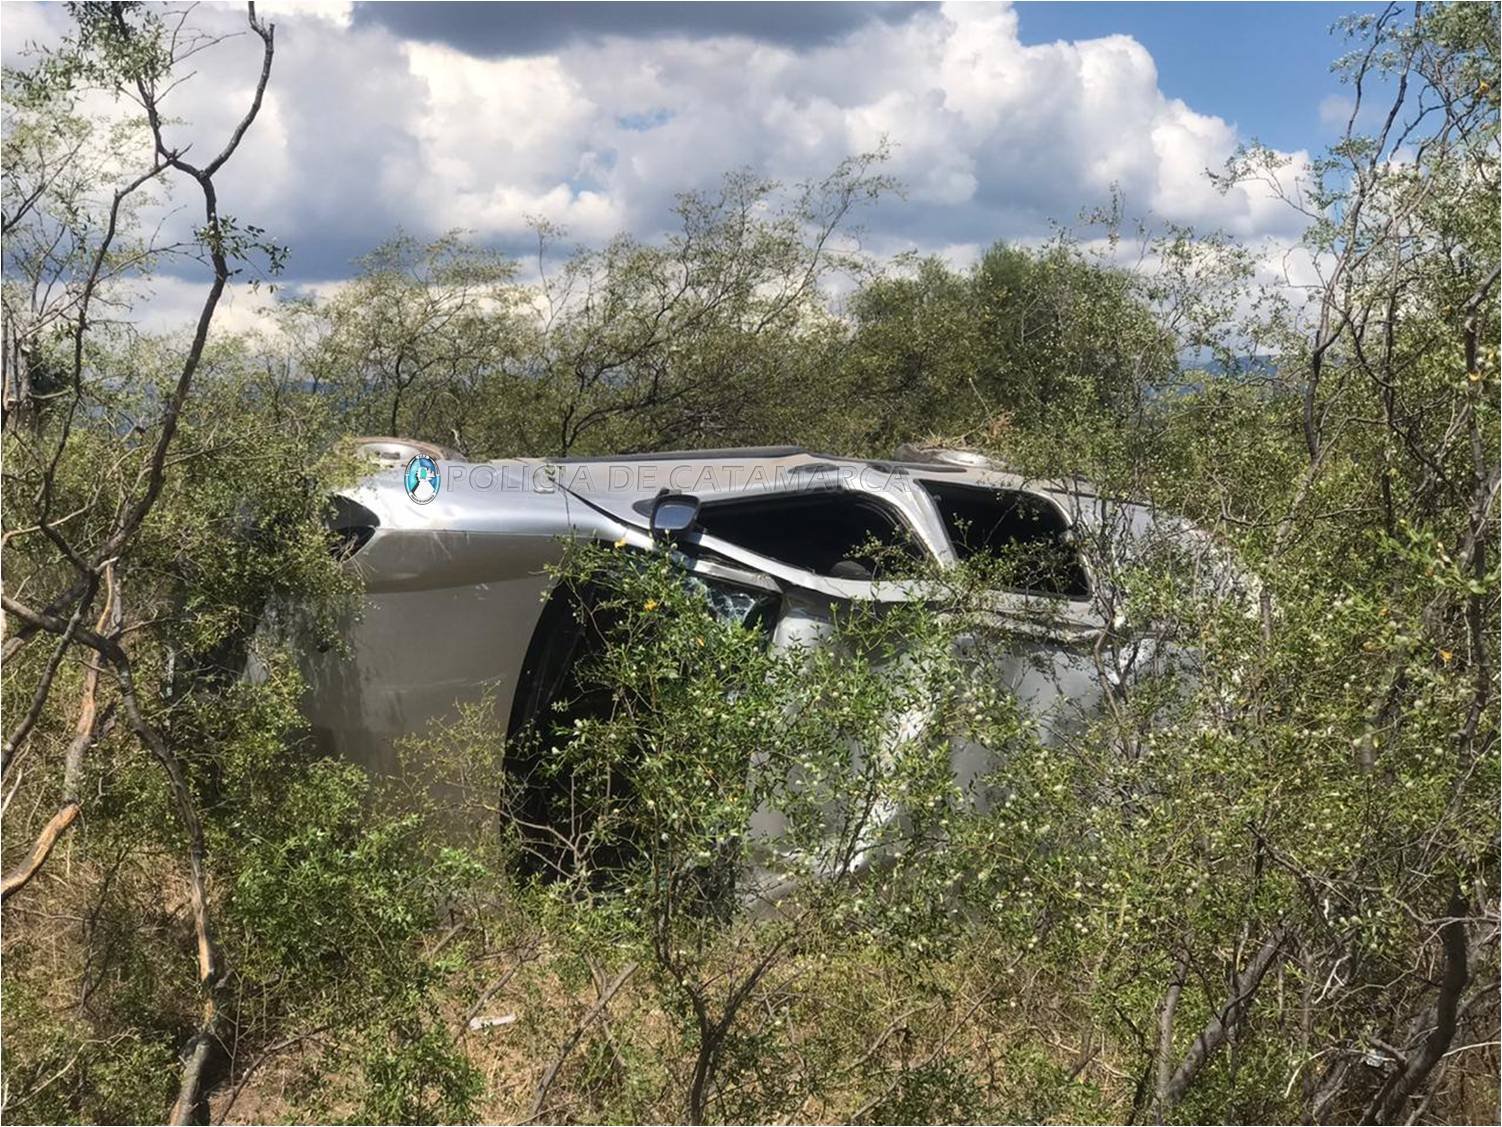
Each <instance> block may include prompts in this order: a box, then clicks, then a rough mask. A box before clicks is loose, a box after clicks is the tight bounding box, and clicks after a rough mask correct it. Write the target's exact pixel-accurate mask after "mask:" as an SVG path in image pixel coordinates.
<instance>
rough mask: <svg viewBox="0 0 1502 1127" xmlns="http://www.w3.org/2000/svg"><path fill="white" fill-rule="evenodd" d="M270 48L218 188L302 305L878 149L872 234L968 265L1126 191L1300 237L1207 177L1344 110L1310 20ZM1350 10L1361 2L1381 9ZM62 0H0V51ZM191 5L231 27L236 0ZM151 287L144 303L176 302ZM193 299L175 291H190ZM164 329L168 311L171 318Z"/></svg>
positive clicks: (209, 65) (373, 29) (478, 35)
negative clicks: (266, 70)
mask: <svg viewBox="0 0 1502 1127" xmlns="http://www.w3.org/2000/svg"><path fill="white" fill-rule="evenodd" d="M259 9H260V10H261V11H262V13H263V14H264V15H267V16H269V17H270V18H271V19H273V20H274V21H275V22H276V24H277V54H276V62H275V66H274V68H273V73H272V79H271V85H270V89H269V91H268V94H267V100H266V106H265V109H264V112H263V113H262V116H261V119H260V120H259V121H258V122H257V123H256V125H255V128H254V129H253V130H252V132H251V134H250V135H249V136H248V137H247V138H246V142H245V144H244V146H243V147H242V149H241V152H240V153H239V154H238V155H237V157H236V159H235V161H234V162H233V163H232V164H231V166H229V167H228V168H226V170H225V172H224V174H223V176H222V184H221V187H220V197H221V200H223V201H225V203H224V206H225V207H226V209H228V210H231V211H232V212H233V213H234V214H235V215H236V216H237V217H240V218H242V219H243V221H245V222H254V223H257V224H259V225H261V226H263V227H265V228H266V229H267V230H268V231H269V232H271V234H272V235H273V237H275V238H276V239H277V240H278V241H281V242H283V243H285V244H286V245H288V246H289V247H290V248H291V258H290V261H289V267H288V274H287V276H286V279H285V281H286V282H288V283H290V285H291V287H292V288H294V289H295V288H296V287H297V286H306V287H317V286H328V285H335V284H337V283H338V282H339V281H340V280H342V279H345V278H347V277H349V276H350V273H351V271H352V269H353V266H352V263H353V260H354V259H356V258H357V257H358V256H359V255H361V254H362V253H364V252H366V251H368V250H370V249H372V248H373V247H374V246H376V245H377V244H379V243H380V242H382V241H383V240H385V239H387V238H389V237H390V236H391V235H392V234H394V233H395V232H396V231H398V230H403V231H406V232H408V233H410V234H413V235H416V236H418V237H431V236H436V235H438V234H441V233H443V232H445V231H448V230H452V229H455V228H459V229H463V230H467V231H469V232H471V233H473V235H474V236H475V237H476V238H477V239H479V240H481V241H483V242H485V243H487V244H489V245H492V246H496V247H499V248H501V249H503V250H506V251H510V252H514V253H517V254H519V255H524V254H525V253H526V252H527V250H528V248H529V247H531V246H532V245H533V242H534V236H533V235H532V232H531V227H530V223H531V222H532V221H533V220H534V219H536V218H543V219H546V220H548V221H549V222H551V223H553V224H557V225H561V226H562V227H564V228H566V229H567V231H568V232H569V238H570V240H572V241H574V242H576V243H583V244H594V245H598V244H599V243H601V242H602V241H604V240H605V239H608V238H610V237H611V236H613V235H616V234H618V233H622V232H624V233H629V234H632V235H636V236H638V237H641V238H644V239H653V238H658V237H661V236H662V235H663V234H664V233H665V232H667V231H669V230H671V229H672V228H673V226H674V223H675V218H674V215H673V206H674V200H675V198H676V197H677V195H678V194H679V193H681V192H685V191H712V190H714V188H715V187H716V185H717V184H718V183H719V181H720V178H721V177H722V176H723V175H724V174H725V173H727V172H731V171H735V170H737V169H742V168H749V169H752V170H754V171H756V172H758V173H760V174H762V175H764V176H767V177H771V178H775V179H778V180H781V181H783V182H785V183H790V184H791V183H797V182H799V181H802V180H807V179H815V178H819V177H821V176H823V175H825V174H827V173H828V172H829V171H830V170H831V169H832V168H834V167H835V165H836V164H837V163H838V162H839V161H840V160H841V159H842V158H844V157H847V156H850V155H852V154H855V153H860V152H863V151H868V150H870V149H872V148H874V147H876V146H877V145H878V144H880V143H881V142H882V141H883V140H885V141H886V142H887V143H888V144H889V145H890V146H891V157H890V159H889V161H888V164H887V166H886V171H887V172H888V173H889V174H891V175H892V176H894V177H896V178H897V179H898V180H899V181H901V183H902V184H903V186H904V193H903V195H902V196H901V197H900V198H898V197H896V196H893V197H891V198H888V199H885V200H883V201H882V202H881V203H880V204H879V205H878V206H877V207H875V208H874V209H872V210H869V211H867V212H865V213H864V214H862V215H861V216H860V221H861V223H862V225H863V227H864V233H863V236H862V246H863V248H864V249H865V250H867V251H869V252H871V253H873V254H875V255H877V256H878V257H884V256H888V255H894V254H898V253H901V252H908V251H916V252H919V253H924V254H938V255H941V256H943V257H945V258H947V259H948V260H950V261H951V262H954V263H956V264H961V265H962V264H964V263H966V262H969V261H973V260H974V259H975V258H976V257H977V256H978V255H979V254H980V253H981V252H982V251H983V250H984V249H985V248H986V247H988V246H990V245H991V244H992V243H994V242H996V241H998V240H1005V241H1011V242H1022V243H1028V242H1036V241H1039V240H1042V239H1045V238H1047V237H1048V236H1049V233H1050V231H1051V230H1053V227H1052V224H1054V223H1056V222H1062V223H1069V222H1070V221H1072V220H1073V219H1074V218H1075V217H1076V216H1077V215H1078V214H1079V213H1080V212H1081V211H1083V210H1085V209H1090V208H1095V207H1099V206H1101V205H1103V204H1105V203H1106V202H1108V201H1109V199H1110V197H1111V194H1112V192H1113V191H1116V190H1119V191H1120V192H1121V193H1122V195H1123V196H1124V198H1125V201H1126V205H1127V210H1128V212H1129V213H1130V214H1131V215H1132V216H1133V217H1142V218H1146V219H1148V220H1149V221H1165V222H1173V223H1180V224H1189V225H1193V226H1195V227H1198V228H1201V229H1219V230H1224V231H1226V232H1229V233H1230V234H1232V235H1233V236H1235V237H1239V238H1242V239H1245V240H1247V241H1249V242H1254V243H1257V244H1259V245H1262V244H1267V245H1269V246H1271V247H1272V248H1273V251H1270V252H1269V253H1273V252H1274V251H1276V249H1277V248H1278V247H1283V248H1286V247H1287V246H1288V245H1289V244H1290V243H1291V242H1292V241H1293V240H1295V239H1296V238H1297V236H1298V233H1299V229H1300V223H1301V220H1300V219H1299V217H1298V216H1297V214H1296V213H1295V212H1294V211H1293V209H1292V208H1290V207H1289V206H1287V204H1286V203H1284V202H1280V201H1279V200H1277V199H1276V198H1274V196H1273V195H1272V193H1270V192H1269V191H1268V190H1266V189H1265V188H1258V187H1255V186H1247V187H1244V188H1236V189H1233V190H1232V191H1230V192H1224V193H1223V192H1220V191H1217V190H1216V189H1215V188H1214V186H1213V185H1212V184H1211V183H1210V181H1209V179H1208V178H1207V176H1206V173H1207V171H1214V170H1218V169H1220V168H1221V167H1223V166H1224V164H1225V161H1226V160H1227V158H1229V157H1230V156H1231V155H1232V154H1233V153H1234V152H1235V150H1236V148H1237V146H1238V145H1241V144H1244V143H1246V142H1249V141H1251V140H1253V139H1254V138H1255V139H1259V140H1261V141H1262V142H1264V143H1266V144H1270V145H1272V146H1274V147H1275V148H1277V149H1278V150H1280V151H1281V152H1282V153H1283V154H1284V155H1285V156H1286V158H1287V167H1286V175H1285V176H1284V183H1283V184H1282V187H1283V188H1284V189H1285V190H1292V189H1293V188H1294V187H1295V185H1296V182H1297V180H1298V177H1299V175H1300V173H1301V170H1302V169H1303V168H1304V167H1305V164H1306V162H1307V160H1308V159H1309V157H1310V156H1311V155H1314V154H1317V153H1318V151H1319V150H1320V148H1321V147H1322V146H1323V145H1324V144H1326V143H1327V142H1328V141H1329V140H1330V139H1331V138H1332V137H1333V135H1334V133H1333V129H1334V126H1333V123H1334V122H1335V121H1336V120H1337V119H1338V118H1341V117H1342V114H1341V113H1340V110H1341V102H1340V99H1341V98H1342V97H1343V96H1344V95H1345V94H1346V93H1347V91H1346V88H1345V87H1343V86H1342V85H1341V84H1340V83H1339V82H1338V80H1337V79H1336V77H1335V76H1334V75H1332V74H1331V73H1330V64H1331V62H1332V60H1334V59H1335V58H1336V57H1337V56H1338V55H1339V54H1341V53H1342V52H1343V51H1344V50H1345V46H1344V44H1343V42H1342V40H1341V38H1340V37H1339V36H1333V35H1331V34H1329V30H1328V29H1329V27H1330V25H1331V24H1333V23H1334V22H1335V21H1336V20H1337V19H1338V18H1339V17H1340V16H1341V15H1342V14H1343V13H1348V12H1355V11H1361V10H1363V7H1362V5H1359V4H1342V3H1334V4H1326V3H1274V4H1269V3H1251V4H1232V3H1205V4H1178V3H1172V4H1167V3H1165V4H1143V3H1023V4H1019V5H1016V6H1013V5H1009V4H1006V3H1000V2H998V3H951V4H943V5H938V4H924V3H902V2H898V3H852V4H835V5H831V4H780V3H749V4H700V3H684V4H665V3H643V4H630V3H609V4H603V3H560V4H536V3H515V4H487V3H467V4H452V3H382V4H359V3H356V4H351V3H348V2H346V0H312V2H306V0H299V2H287V0H282V2H277V0H263V2H262V3H261V4H260V5H259ZM1364 10H1366V11H1374V10H1376V9H1375V8H1374V7H1373V6H1371V5H1367V6H1366V7H1365V9H1364ZM67 18H68V17H67V13H66V10H65V8H64V7H63V6H62V5H60V4H38V3H25V2H9V3H5V4H4V5H3V6H0V29H3V32H4V38H3V49H4V54H5V58H6V61H7V62H10V63H15V62H17V61H20V60H19V54H18V53H19V52H20V50H21V49H22V47H23V45H24V44H25V43H26V42H27V41H28V40H33V41H37V42H42V43H46V42H48V41H49V40H54V39H55V38H56V37H57V36H58V35H59V34H61V33H62V31H63V30H64V29H65V27H66V25H67ZM194 18H195V19H196V20H199V21H200V22H201V23H203V24H206V25H208V27H209V28H211V29H217V30H221V31H224V32H226V33H231V32H234V31H236V30H238V29H243V21H244V16H243V9H242V8H241V7H240V6H239V5H236V4H224V3H215V4H202V5H200V6H199V7H198V8H197V9H195V12H194ZM257 63H258V58H257V56H256V52H255V43H254V37H249V36H245V35H239V36H232V37H230V38H228V39H226V40H225V41H224V42H223V43H222V44H220V45H219V46H217V47H215V48H213V49H212V50H210V51H206V52H204V53H203V54H201V55H199V56H197V57H196V58H195V60H194V66H195V69H196V71H197V74H196V77H195V78H194V79H193V80H192V81H191V82H189V83H186V84H185V85H183V86H182V87H181V88H180V89H179V90H178V91H176V92H175V93H174V95H173V102H172V104H170V105H169V107H168V108H169V111H170V112H171V113H172V114H173V115H175V116H176V117H178V118H180V119H182V120H183V121H184V122H186V123H190V124H186V125H183V126H180V127H175V129H176V133H175V136H176V137H177V138H178V139H179V140H180V142H182V143H187V142H193V141H195V140H196V141H197V143H198V145H199V147H200V148H206V147H209V146H211V145H216V144H218V143H220V141H221V140H222V137H223V135H224V131H225V130H226V129H227V128H228V127H229V125H230V123H231V122H232V121H233V119H234V116H235V115H236V114H238V113H239V112H240V107H241V106H243V104H244V102H245V99H246V98H247V97H248V94H249V90H250V86H251V83H252V81H253V79H254V76H255V74H256V66H257ZM170 288H171V285H170V282H167V281H164V282H163V283H162V286H161V292H160V293H159V295H158V300H157V302H156V303H155V307H156V308H158V309H169V310H170V308H171V307H172V301H171V295H170V293H169V292H167V291H169V290H170ZM184 307H185V308H186V303H185V304H184ZM164 316H165V314H164Z"/></svg>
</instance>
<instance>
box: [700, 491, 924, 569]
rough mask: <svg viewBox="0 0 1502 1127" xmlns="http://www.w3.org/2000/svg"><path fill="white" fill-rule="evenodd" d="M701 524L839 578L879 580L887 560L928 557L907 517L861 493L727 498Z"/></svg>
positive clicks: (712, 507)
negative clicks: (903, 517) (729, 499)
mask: <svg viewBox="0 0 1502 1127" xmlns="http://www.w3.org/2000/svg"><path fill="white" fill-rule="evenodd" d="M699 525H700V527H701V528H703V529H704V531H705V532H707V533H709V535H711V536H716V537H719V538H720V539H722V540H726V541H728V542H730V543H732V544H738V545H740V546H741V547H743V548H747V549H749V550H751V551H753V552H756V553H758V554H759V555H763V556H767V557H769V558H771V559H774V560H777V561H778V562H780V563H785V564H789V565H791V566H793V567H801V568H805V569H806V570H808V571H812V572H814V573H815V574H817V575H827V576H832V577H834V578H838V579H873V578H875V577H876V575H877V574H878V572H880V571H882V569H883V565H886V566H888V567H890V566H891V565H893V564H894V563H921V562H922V561H923V560H924V559H925V555H924V552H923V549H922V548H921V547H920V546H919V545H918V543H917V541H916V540H915V539H914V537H913V535H912V533H911V532H909V531H908V528H907V526H906V525H905V524H904V523H903V521H902V519H901V518H900V517H899V516H898V515H897V514H896V513H895V512H893V511H892V510H891V509H889V508H888V507H887V506H886V505H883V504H882V503H881V502H879V501H875V500H872V499H871V498H869V497H865V496H863V495H861V494H859V493H849V492H844V491H832V490H831V491H828V492H818V493H799V494H791V495H788V494H783V495H779V496H775V497H756V498H752V499H749V500H739V501H723V502H719V503H715V504H708V505H705V506H704V508H703V509H701V510H700V512H699Z"/></svg>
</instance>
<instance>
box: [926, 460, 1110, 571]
mask: <svg viewBox="0 0 1502 1127" xmlns="http://www.w3.org/2000/svg"><path fill="white" fill-rule="evenodd" d="M922 485H923V488H924V489H925V490H926V491H927V492H928V495H929V496H930V497H932V498H933V499H934V504H936V505H937V506H938V508H939V515H940V516H941V517H943V519H944V530H945V531H946V532H947V533H949V542H950V544H951V545H952V546H953V547H954V554H955V556H956V557H957V558H958V559H960V560H968V559H973V558H975V557H976V556H990V557H993V558H995V559H998V560H1000V561H1002V562H1003V563H1004V564H1005V565H1007V566H1008V568H1009V569H1010V575H1009V580H1010V581H1009V583H1008V586H1010V587H1013V588H1015V589H1016V590H1020V591H1027V592H1030V593H1034V594H1041V595H1056V596H1060V597H1063V598H1069V599H1087V598H1089V597H1090V580H1089V577H1088V576H1087V574H1086V572H1085V565H1084V563H1083V561H1082V560H1081V559H1080V553H1079V550H1078V549H1077V548H1075V547H1074V546H1073V545H1072V544H1070V543H1069V537H1068V532H1069V525H1068V522H1067V521H1066V520H1065V519H1064V514H1063V513H1061V512H1059V510H1058V508H1057V507H1056V506H1054V505H1053V504H1051V503H1049V502H1048V501H1047V500H1045V499H1044V498H1042V497H1038V496H1036V495H1034V494H1031V493H1024V492H1021V491H1019V490H1014V489H987V488H985V487H984V486H978V485H955V484H951V483H949V482H939V481H925V482H923V483H922Z"/></svg>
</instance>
